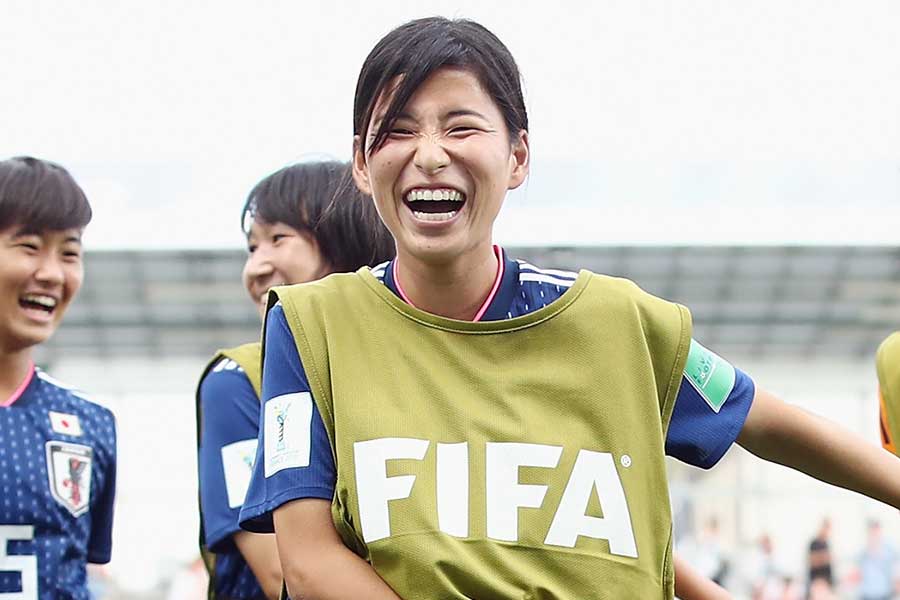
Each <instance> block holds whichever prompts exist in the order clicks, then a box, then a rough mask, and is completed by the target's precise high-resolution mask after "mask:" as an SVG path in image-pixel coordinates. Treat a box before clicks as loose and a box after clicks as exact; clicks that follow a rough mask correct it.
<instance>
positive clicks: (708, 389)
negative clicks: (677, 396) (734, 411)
mask: <svg viewBox="0 0 900 600" xmlns="http://www.w3.org/2000/svg"><path fill="white" fill-rule="evenodd" d="M684 375H685V377H687V380H688V381H690V382H691V385H692V386H694V389H695V390H697V392H699V393H700V395H701V396H703V399H704V400H706V403H707V404H709V407H710V408H711V409H713V411H714V412H716V413H718V412H719V411H720V410H722V405H724V404H725V401H726V400H727V399H728V395H729V394H730V393H731V390H733V389H734V380H735V374H734V367H733V366H731V363H729V362H728V361H727V360H725V359H724V358H722V357H721V356H719V355H718V354H716V353H715V352H712V351H710V350H707V349H706V348H704V347H703V346H701V345H700V344H698V343H697V342H696V341H695V340H691V350H690V352H688V359H687V364H685V365H684Z"/></svg>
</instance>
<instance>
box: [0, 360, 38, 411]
mask: <svg viewBox="0 0 900 600" xmlns="http://www.w3.org/2000/svg"><path fill="white" fill-rule="evenodd" d="M31 365H32V362H31V348H24V349H22V350H16V351H12V352H8V351H3V350H0V405H2V404H5V403H6V401H7V400H9V398H10V397H11V396H12V395H13V393H14V392H15V391H16V390H18V389H19V386H21V385H22V382H23V381H24V380H25V377H26V376H27V375H28V371H29V370H30V369H31Z"/></svg>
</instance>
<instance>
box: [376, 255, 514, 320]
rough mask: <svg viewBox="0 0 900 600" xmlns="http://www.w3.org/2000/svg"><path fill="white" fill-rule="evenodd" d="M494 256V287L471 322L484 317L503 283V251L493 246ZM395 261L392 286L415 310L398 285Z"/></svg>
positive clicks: (395, 261) (504, 268)
mask: <svg viewBox="0 0 900 600" xmlns="http://www.w3.org/2000/svg"><path fill="white" fill-rule="evenodd" d="M494 256H496V257H497V273H496V275H494V285H492V286H491V291H490V292H488V295H487V298H485V299H484V302H482V304H481V308H479V309H478V312H476V313H475V316H474V317H472V322H477V321H480V320H481V318H482V317H484V313H486V312H487V309H488V307H489V306H490V305H491V302H493V301H494V297H495V296H496V295H497V291H498V290H499V289H500V283H501V282H502V281H503V272H504V271H505V270H506V265H505V264H504V263H505V261H504V260H503V250H502V249H501V248H500V246H498V245H496V244H494ZM397 262H398V261H397V260H396V259H394V266H393V275H394V285H395V286H396V287H397V293H399V294H400V297H401V298H403V301H404V302H406V303H407V304H409V305H410V306H412V307H413V308H416V305H415V304H413V303H412V300H410V299H409V296H407V295H406V292H405V291H403V286H402V285H400V278H399V277H398V276H397V275H398V273H397Z"/></svg>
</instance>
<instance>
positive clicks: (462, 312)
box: [395, 246, 498, 321]
mask: <svg viewBox="0 0 900 600" xmlns="http://www.w3.org/2000/svg"><path fill="white" fill-rule="evenodd" d="M497 261H498V258H497V256H496V255H495V254H494V248H493V246H487V247H486V248H478V249H477V250H475V251H472V252H471V253H468V254H466V255H462V256H459V257H457V258H456V260H454V261H452V262H449V263H441V264H432V263H425V262H423V261H421V260H418V259H416V258H415V257H412V256H409V255H406V254H404V255H402V256H401V255H400V254H398V256H397V271H396V274H397V279H398V281H396V282H395V284H396V285H398V286H399V287H401V289H402V290H403V292H404V294H405V296H406V299H407V300H408V301H409V302H410V303H411V304H412V305H413V306H415V307H416V308H419V309H421V310H424V311H425V312H429V313H431V314H434V315H440V316H442V317H447V318H450V319H457V320H460V321H471V320H473V319H474V318H475V316H476V315H477V314H478V312H479V309H481V307H482V305H483V304H484V301H485V300H486V299H487V297H488V294H490V293H491V290H492V288H493V286H494V281H495V279H496V276H497Z"/></svg>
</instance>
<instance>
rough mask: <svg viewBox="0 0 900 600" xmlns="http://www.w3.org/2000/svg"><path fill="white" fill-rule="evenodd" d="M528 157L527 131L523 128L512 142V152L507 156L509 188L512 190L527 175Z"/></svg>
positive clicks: (521, 182) (522, 181)
mask: <svg viewBox="0 0 900 600" xmlns="http://www.w3.org/2000/svg"><path fill="white" fill-rule="evenodd" d="M530 158H531V154H530V151H529V149H528V132H527V131H525V130H524V129H523V130H521V131H520V132H519V135H518V136H517V138H516V141H515V142H514V143H513V145H512V153H511V154H510V156H509V165H510V173H509V189H511V190H514V189H516V188H517V187H519V186H520V185H522V184H523V183H524V182H525V179H526V178H527V177H528V169H529V166H530V164H529V159H530Z"/></svg>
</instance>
